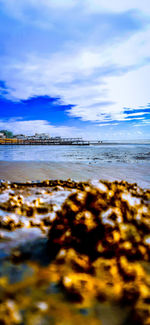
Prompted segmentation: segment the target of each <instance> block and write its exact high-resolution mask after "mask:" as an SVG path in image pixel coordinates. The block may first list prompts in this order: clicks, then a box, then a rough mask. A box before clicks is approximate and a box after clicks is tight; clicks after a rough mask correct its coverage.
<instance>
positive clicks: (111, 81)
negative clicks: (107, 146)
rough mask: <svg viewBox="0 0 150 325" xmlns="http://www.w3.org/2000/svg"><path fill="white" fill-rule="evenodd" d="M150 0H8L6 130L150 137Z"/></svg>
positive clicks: (2, 41) (4, 16)
mask: <svg viewBox="0 0 150 325" xmlns="http://www.w3.org/2000/svg"><path fill="white" fill-rule="evenodd" d="M149 40H150V4H149V0H142V1H141V0H122V1H120V0H111V1H106V0H80V1H79V0H41V1H39V0H0V129H7V130H10V131H13V132H14V134H20V133H23V134H27V135H31V134H34V133H35V132H38V133H41V132H45V133H49V134H50V135H51V136H57V135H58V136H68V137H69V136H71V137H72V136H74V137H76V136H81V137H83V138H85V139H99V140H138V139H150V91H149V85H150V41H149Z"/></svg>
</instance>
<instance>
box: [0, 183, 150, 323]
mask: <svg viewBox="0 0 150 325" xmlns="http://www.w3.org/2000/svg"><path fill="white" fill-rule="evenodd" d="M0 247H1V255H0V256H1V259H0V268H1V278H0V303H1V304H0V324H29V325H30V324H35V325H39V324H44V325H46V324H61V325H63V324H64V325H70V324H76V322H78V324H84V323H85V322H87V324H91V325H96V324H102V325H109V324H111V325H130V324H133V325H135V324H136V325H149V324H150V191H149V190H147V191H146V190H142V189H141V188H139V187H138V186H137V185H136V184H129V183H127V182H124V181H122V182H117V181H116V182H107V181H99V182H98V181H97V182H93V183H87V182H86V183H77V182H73V181H71V180H68V181H59V180H58V181H44V182H42V183H40V182H39V183H37V182H31V183H30V182H28V183H26V184H21V183H10V184H9V183H6V182H2V183H1V186H0Z"/></svg>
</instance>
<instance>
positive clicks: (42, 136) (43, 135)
mask: <svg viewBox="0 0 150 325" xmlns="http://www.w3.org/2000/svg"><path fill="white" fill-rule="evenodd" d="M27 138H28V139H33V140H47V139H50V135H49V134H48V133H35V135H31V136H28V137H27Z"/></svg>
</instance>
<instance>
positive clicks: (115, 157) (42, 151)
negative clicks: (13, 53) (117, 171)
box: [0, 144, 150, 164]
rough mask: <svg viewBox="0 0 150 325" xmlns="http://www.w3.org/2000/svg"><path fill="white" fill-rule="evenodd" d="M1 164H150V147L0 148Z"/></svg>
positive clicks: (40, 146)
mask: <svg viewBox="0 0 150 325" xmlns="http://www.w3.org/2000/svg"><path fill="white" fill-rule="evenodd" d="M0 160H1V161H51V162H82V163H88V164H93V163H94V164H101V163H132V164H134V163H136V164H137V163H139V164H142V163H143V162H146V163H148V162H150V144H130V145H121V144H119V145H118V144H117V145H101V146H94V145H92V146H43V145H39V146H37V145H35V146H15V145H6V146H0Z"/></svg>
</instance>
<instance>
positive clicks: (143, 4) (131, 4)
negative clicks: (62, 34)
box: [85, 0, 150, 15]
mask: <svg viewBox="0 0 150 325" xmlns="http://www.w3.org/2000/svg"><path fill="white" fill-rule="evenodd" d="M85 5H86V6H87V7H88V8H89V10H90V11H92V12H98V11H102V10H108V11H114V12H120V11H127V10H139V11H142V12H144V13H145V14H146V15H147V14H148V13H150V6H149V0H142V1H141V0H122V1H119V0H111V1H106V0H92V1H91V0H85Z"/></svg>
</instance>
